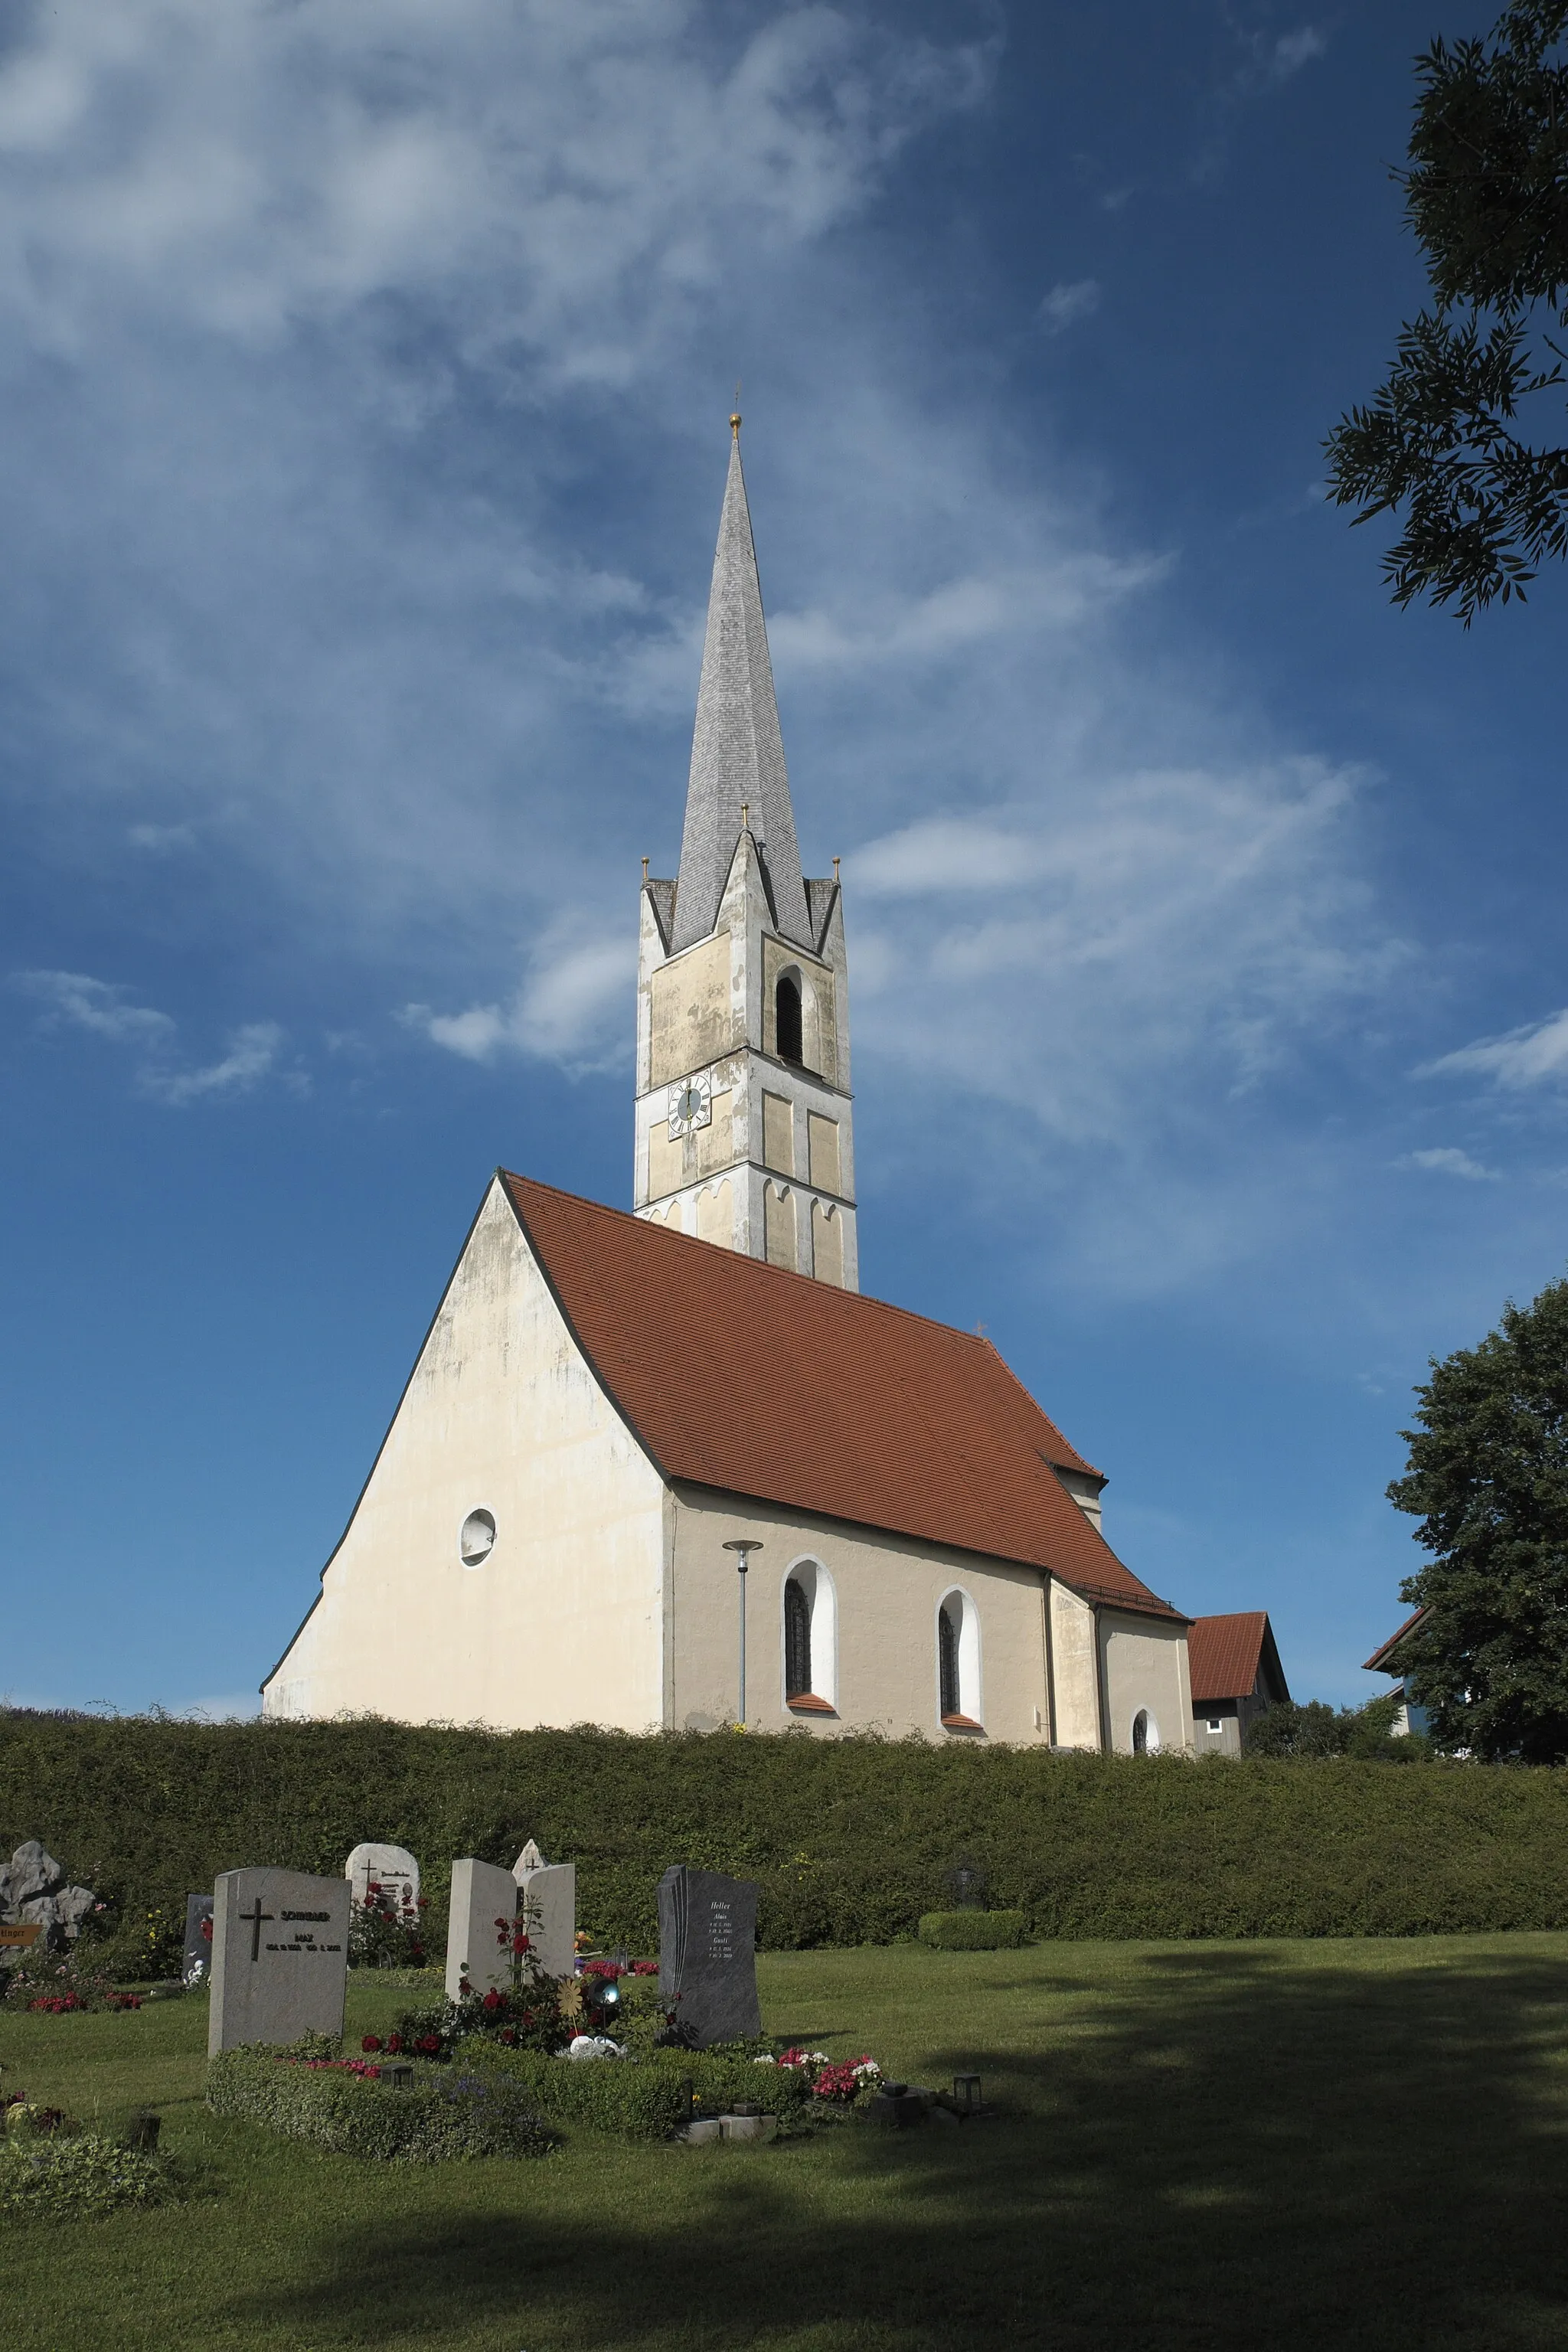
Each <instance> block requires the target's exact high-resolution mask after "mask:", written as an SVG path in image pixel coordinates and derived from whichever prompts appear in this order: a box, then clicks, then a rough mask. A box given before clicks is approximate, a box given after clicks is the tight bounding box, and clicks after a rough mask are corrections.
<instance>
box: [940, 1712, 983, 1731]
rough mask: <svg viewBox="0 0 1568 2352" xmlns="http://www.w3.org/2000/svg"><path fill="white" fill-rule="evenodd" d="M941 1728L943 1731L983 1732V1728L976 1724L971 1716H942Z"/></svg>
mask: <svg viewBox="0 0 1568 2352" xmlns="http://www.w3.org/2000/svg"><path fill="white" fill-rule="evenodd" d="M984 1728H985V1726H984V1724H983V1723H976V1722H975V1720H974V1717H973V1716H972V1715H944V1716H943V1717H942V1729H943V1730H944V1731H984Z"/></svg>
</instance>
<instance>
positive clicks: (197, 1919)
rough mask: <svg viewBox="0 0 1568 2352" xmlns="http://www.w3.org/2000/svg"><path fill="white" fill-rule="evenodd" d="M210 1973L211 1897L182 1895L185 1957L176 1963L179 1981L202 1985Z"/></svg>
mask: <svg viewBox="0 0 1568 2352" xmlns="http://www.w3.org/2000/svg"><path fill="white" fill-rule="evenodd" d="M212 1972H213V1899H212V1896H211V1895H186V1897H185V1956H184V1959H183V1960H182V1961H181V1963H180V1981H181V1982H182V1984H187V1985H198V1984H205V1983H206V1981H207V1979H208V1978H209V1977H210V1976H211V1974H212Z"/></svg>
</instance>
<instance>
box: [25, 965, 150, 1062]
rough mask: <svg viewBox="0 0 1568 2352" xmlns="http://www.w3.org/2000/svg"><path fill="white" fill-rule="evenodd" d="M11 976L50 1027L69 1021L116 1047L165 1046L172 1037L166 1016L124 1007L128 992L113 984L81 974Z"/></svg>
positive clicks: (144, 1007) (143, 1007)
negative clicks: (40, 1007) (41, 1008)
mask: <svg viewBox="0 0 1568 2352" xmlns="http://www.w3.org/2000/svg"><path fill="white" fill-rule="evenodd" d="M12 977H13V981H14V983H15V985H16V987H18V988H21V989H24V990H25V991H26V993H27V994H28V995H29V996H33V997H36V998H37V1000H38V1002H39V1003H41V1004H43V1005H44V1006H45V1007H46V1008H47V1011H46V1013H45V1020H46V1023H47V1025H48V1026H50V1027H55V1026H57V1025H58V1024H59V1023H60V1022H62V1021H63V1022H69V1023H71V1024H74V1025H75V1026H76V1027H77V1028H79V1029H88V1030H90V1031H91V1032H92V1034H93V1035H94V1036H97V1037H110V1038H112V1039H113V1040H114V1042H115V1043H116V1044H117V1045H127V1044H129V1045H140V1046H142V1047H143V1048H147V1047H152V1046H160V1045H165V1044H166V1043H167V1042H168V1041H169V1040H170V1039H171V1038H172V1037H173V1036H174V1023H173V1021H171V1020H170V1018H169V1016H168V1014H167V1013H156V1012H154V1011H153V1007H152V1006H151V1005H149V1004H127V1003H126V1002H125V998H126V995H127V993H128V992H127V991H126V990H125V989H124V988H122V987H120V986H118V985H117V984H116V983H114V982H110V981H104V980H93V979H91V978H90V977H89V974H88V973H86V972H83V971H19V972H16V973H14V974H13V975H12Z"/></svg>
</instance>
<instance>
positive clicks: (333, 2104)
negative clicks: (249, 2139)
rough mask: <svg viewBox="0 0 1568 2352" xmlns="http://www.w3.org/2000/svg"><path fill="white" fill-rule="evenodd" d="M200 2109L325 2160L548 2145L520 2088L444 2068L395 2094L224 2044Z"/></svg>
mask: <svg viewBox="0 0 1568 2352" xmlns="http://www.w3.org/2000/svg"><path fill="white" fill-rule="evenodd" d="M207 2105H208V2106H209V2107H210V2108H211V2109H212V2111H213V2113H214V2115H215V2116H240V2117H242V2118H243V2119H244V2120H245V2121H246V2122H247V2123H255V2124H265V2125H266V2126H267V2127H268V2130H269V2131H275V2132H280V2133H281V2134H282V2135H283V2137H285V2138H286V2139H304V2140H310V2142H311V2143H312V2144H313V2145H314V2146H315V2147H325V2148H330V2149H331V2151H332V2153H333V2155H334V2156H365V2157H373V2158H381V2159H383V2160H385V2159H388V2158H392V2159H396V2160H401V2161H402V2162H404V2163H406V2164H440V2163H446V2162H449V2161H451V2160H452V2159H454V2158H466V2157H476V2156H513V2157H515V2156H547V2155H548V2154H549V2152H550V2149H551V2147H552V2145H553V2136H552V2134H551V2133H550V2132H549V2131H547V2130H546V2129H545V2127H544V2126H543V2125H542V2123H541V2122H540V2120H539V2117H538V2116H537V2115H536V2114H535V2113H534V2110H533V2107H532V2105H531V2102H530V2100H529V2098H528V2096H527V2094H526V2093H525V2091H524V2089H523V2087H522V2085H521V2084H519V2083H512V2082H504V2081H500V2080H498V2079H497V2078H496V2077H495V2075H494V2074H484V2075H474V2074H468V2073H466V2072H464V2071H462V2070H461V2069H458V2070H453V2069H451V2068H449V2067H443V2066H428V2067H426V2066H420V2067H416V2070H415V2079H414V2082H413V2084H411V2085H410V2086H409V2088H407V2089H406V2090H399V2089H396V2088H395V2087H394V2085H393V2084H390V2083H384V2082H381V2081H377V2080H374V2079H372V2078H371V2077H370V2076H369V2075H367V2074H351V2073H349V2072H348V2071H347V2069H346V2068H341V2067H337V2066H332V2065H330V2064H325V2063H322V2062H321V2061H320V2060H317V2061H315V2062H314V2063H307V2062H303V2061H300V2060H291V2059H289V2058H287V2057H283V2056H281V2055H280V2054H279V2052H278V2051H277V2050H275V2049H271V2048H268V2047H265V2046H252V2047H250V2048H247V2049H240V2050H224V2051H220V2052H219V2053H218V2055H217V2056H216V2058H215V2059H214V2060H213V2061H212V2063H211V2064H210V2065H209V2066H208V2068H207Z"/></svg>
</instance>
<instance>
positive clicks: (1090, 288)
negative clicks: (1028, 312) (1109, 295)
mask: <svg viewBox="0 0 1568 2352" xmlns="http://www.w3.org/2000/svg"><path fill="white" fill-rule="evenodd" d="M1099 308H1100V280H1099V279H1098V278H1077V279H1075V281H1074V282H1073V283H1072V284H1071V285H1070V286H1068V285H1062V286H1053V287H1052V288H1051V290H1050V292H1049V293H1048V294H1047V296H1046V298H1045V300H1044V301H1043V302H1042V303H1041V304H1040V323H1041V325H1042V326H1043V327H1045V329H1046V330H1047V332H1048V333H1050V334H1053V335H1059V334H1060V333H1061V332H1062V331H1063V330H1064V329H1065V328H1068V327H1072V326H1076V325H1077V323H1078V321H1079V319H1088V318H1091V317H1092V316H1093V314H1094V312H1095V311H1096V310H1099Z"/></svg>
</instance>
